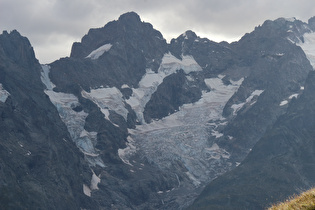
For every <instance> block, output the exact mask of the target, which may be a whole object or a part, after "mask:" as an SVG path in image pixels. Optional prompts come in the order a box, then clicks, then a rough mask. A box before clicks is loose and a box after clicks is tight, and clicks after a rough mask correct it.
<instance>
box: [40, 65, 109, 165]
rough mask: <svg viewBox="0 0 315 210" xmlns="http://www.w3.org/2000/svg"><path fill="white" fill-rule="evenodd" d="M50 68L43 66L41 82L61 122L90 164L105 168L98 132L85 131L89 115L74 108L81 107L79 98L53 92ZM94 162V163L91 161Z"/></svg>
mask: <svg viewBox="0 0 315 210" xmlns="http://www.w3.org/2000/svg"><path fill="white" fill-rule="evenodd" d="M49 69H50V68H49V66H47V65H43V66H42V70H43V71H42V72H41V80H42V82H43V83H44V84H45V85H46V88H47V89H46V90H45V93H46V95H48V96H49V99H50V101H51V102H52V103H53V104H54V105H55V107H56V108H57V111H58V113H59V116H60V118H61V120H62V121H63V122H64V123H65V125H66V127H67V129H68V132H69V133H70V136H71V138H72V140H73V141H74V142H75V144H76V145H77V147H78V148H79V149H80V150H81V151H82V152H83V153H84V154H85V155H86V156H88V160H90V164H92V165H95V164H97V165H99V166H101V167H105V165H104V163H103V161H102V160H101V159H100V157H99V156H98V153H97V152H96V150H95V148H94V146H95V144H96V142H97V133H96V132H87V131H86V130H85V129H84V125H85V119H86V117H87V115H88V114H87V113H86V112H84V111H81V112H76V111H74V110H73V108H74V107H76V106H78V105H80V103H79V100H78V98H77V97H76V96H75V95H73V94H69V93H61V92H55V91H53V90H52V88H53V87H55V85H54V84H53V83H52V82H51V81H50V79H49V77H48V75H49ZM91 160H92V161H91Z"/></svg>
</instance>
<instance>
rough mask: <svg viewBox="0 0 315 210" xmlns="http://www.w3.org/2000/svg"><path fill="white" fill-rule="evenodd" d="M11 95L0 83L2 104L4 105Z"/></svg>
mask: <svg viewBox="0 0 315 210" xmlns="http://www.w3.org/2000/svg"><path fill="white" fill-rule="evenodd" d="M9 95H10V93H9V92H8V91H6V90H5V89H4V88H3V86H2V84H1V83H0V101H1V102H2V103H4V102H5V101H6V100H7V98H8V96H9Z"/></svg>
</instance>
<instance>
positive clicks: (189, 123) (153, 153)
mask: <svg viewBox="0 0 315 210" xmlns="http://www.w3.org/2000/svg"><path fill="white" fill-rule="evenodd" d="M231 82H232V84H231V85H228V86H226V85H224V84H223V82H222V80H221V78H210V79H206V81H205V83H206V84H207V85H208V86H211V89H212V90H211V91H210V92H203V94H202V98H201V99H200V100H199V101H197V102H196V103H192V104H185V105H183V106H182V107H181V108H180V110H179V111H178V112H176V113H174V114H172V115H169V116H167V117H165V118H163V119H161V120H157V121H153V122H152V123H150V124H143V125H138V126H137V127H136V129H134V130H130V135H131V137H132V139H133V140H134V142H132V143H133V145H132V147H133V148H137V151H141V152H143V153H144V154H145V156H146V158H147V159H148V161H149V162H151V163H154V164H156V165H158V166H159V167H160V168H162V169H166V170H167V169H169V168H170V167H171V165H172V163H173V162H175V161H181V162H182V163H183V164H184V166H185V167H186V169H187V170H188V172H189V173H187V174H189V176H188V175H187V176H188V177H189V178H191V180H192V182H193V183H195V185H198V183H200V182H204V181H209V179H210V178H214V177H213V176H215V175H214V174H213V173H214V171H213V170H212V168H213V166H214V165H216V164H222V161H225V162H226V160H227V159H228V158H229V153H228V152H226V151H225V150H224V149H222V148H219V146H218V145H217V144H215V143H213V142H210V141H209V138H211V133H216V132H215V131H216V129H217V128H218V126H223V125H225V123H226V122H225V119H224V118H223V117H222V112H223V107H224V105H225V104H226V102H227V101H228V100H229V98H230V97H231V96H232V95H233V94H234V93H235V91H236V90H237V89H238V88H239V86H240V85H241V83H242V82H243V79H241V80H239V81H236V82H234V81H231ZM212 138H214V139H215V136H214V137H212ZM128 151H133V152H135V150H132V148H128V147H127V148H126V149H125V151H124V152H123V151H121V153H123V154H124V155H125V156H126V153H127V152H128ZM125 161H126V159H125Z"/></svg>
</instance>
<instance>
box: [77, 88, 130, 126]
mask: <svg viewBox="0 0 315 210" xmlns="http://www.w3.org/2000/svg"><path fill="white" fill-rule="evenodd" d="M81 94H82V96H83V97H84V98H87V99H89V100H91V101H93V102H94V103H95V104H96V105H97V106H98V107H99V108H100V109H101V111H102V113H103V114H104V115H105V118H106V119H107V120H109V111H108V110H112V111H114V112H116V113H117V114H119V115H121V116H123V118H124V119H125V120H126V121H127V116H128V113H129V111H128V110H127V109H126V107H125V103H124V99H123V95H122V93H121V92H120V91H119V90H118V89H117V88H116V87H112V88H98V89H92V90H91V91H90V92H89V93H88V92H86V91H82V92H81Z"/></svg>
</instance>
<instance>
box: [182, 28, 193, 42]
mask: <svg viewBox="0 0 315 210" xmlns="http://www.w3.org/2000/svg"><path fill="white" fill-rule="evenodd" d="M181 36H183V37H184V39H192V40H195V39H196V38H197V35H196V33H195V32H193V31H191V30H188V31H186V32H185V33H183V34H182V35H181Z"/></svg>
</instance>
